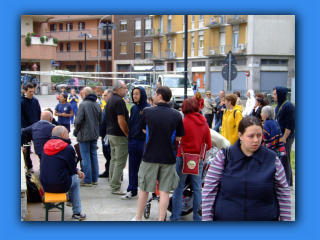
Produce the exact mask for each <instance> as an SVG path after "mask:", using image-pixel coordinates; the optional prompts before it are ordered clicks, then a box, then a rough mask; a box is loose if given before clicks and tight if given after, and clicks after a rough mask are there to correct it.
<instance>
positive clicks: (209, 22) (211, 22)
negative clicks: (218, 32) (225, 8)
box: [204, 15, 227, 28]
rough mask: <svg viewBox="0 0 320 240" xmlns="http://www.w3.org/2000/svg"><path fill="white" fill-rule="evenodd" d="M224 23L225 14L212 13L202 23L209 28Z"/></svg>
mask: <svg viewBox="0 0 320 240" xmlns="http://www.w3.org/2000/svg"><path fill="white" fill-rule="evenodd" d="M226 24H227V23H226V15H212V16H210V17H206V18H205V19H204V25H205V26H206V27H210V28H216V27H221V26H224V25H226Z"/></svg>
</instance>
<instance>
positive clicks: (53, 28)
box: [50, 24, 57, 32]
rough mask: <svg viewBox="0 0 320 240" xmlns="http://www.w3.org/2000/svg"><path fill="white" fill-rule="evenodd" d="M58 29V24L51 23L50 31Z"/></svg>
mask: <svg viewBox="0 0 320 240" xmlns="http://www.w3.org/2000/svg"><path fill="white" fill-rule="evenodd" d="M55 31H57V24H50V32H55Z"/></svg>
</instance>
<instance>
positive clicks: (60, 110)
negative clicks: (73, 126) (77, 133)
mask: <svg viewBox="0 0 320 240" xmlns="http://www.w3.org/2000/svg"><path fill="white" fill-rule="evenodd" d="M67 98H68V94H67V93H62V94H60V103H59V104H58V105H57V106H56V108H55V112H54V115H55V116H58V122H59V125H62V126H65V127H66V128H67V129H68V131H69V132H70V117H72V116H73V111H72V107H71V105H70V104H69V103H67Z"/></svg>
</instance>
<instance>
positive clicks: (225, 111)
mask: <svg viewBox="0 0 320 240" xmlns="http://www.w3.org/2000/svg"><path fill="white" fill-rule="evenodd" d="M227 110H228V109H226V110H224V113H227ZM238 110H239V109H236V110H234V112H233V118H236V112H237V111H238Z"/></svg>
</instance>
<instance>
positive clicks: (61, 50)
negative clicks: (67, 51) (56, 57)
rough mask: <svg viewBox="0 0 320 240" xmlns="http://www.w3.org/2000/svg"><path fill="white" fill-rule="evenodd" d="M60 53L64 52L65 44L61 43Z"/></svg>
mask: <svg viewBox="0 0 320 240" xmlns="http://www.w3.org/2000/svg"><path fill="white" fill-rule="evenodd" d="M60 52H63V43H60Z"/></svg>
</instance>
